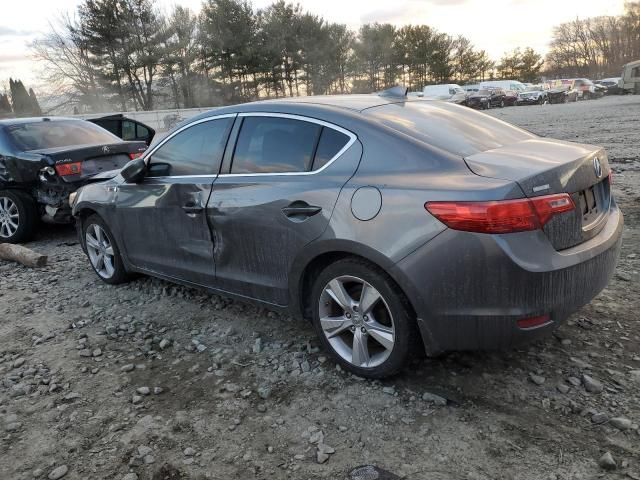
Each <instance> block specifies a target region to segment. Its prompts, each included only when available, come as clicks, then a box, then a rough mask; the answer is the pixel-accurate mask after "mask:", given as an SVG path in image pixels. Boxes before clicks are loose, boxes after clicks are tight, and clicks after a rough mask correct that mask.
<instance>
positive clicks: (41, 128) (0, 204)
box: [0, 118, 147, 243]
mask: <svg viewBox="0 0 640 480" xmlns="http://www.w3.org/2000/svg"><path fill="white" fill-rule="evenodd" d="M146 149H147V146H146V144H145V143H144V142H123V141H122V140H120V139H119V138H118V137H116V136H115V135H112V134H111V133H109V132H108V131H106V130H105V129H103V128H101V127H99V126H97V125H94V124H92V123H90V122H87V121H85V120H78V119H73V118H21V119H7V120H0V242H8V243H19V242H25V241H28V240H29V239H30V238H31V237H32V236H33V234H34V233H35V232H36V229H37V227H38V224H39V222H40V220H45V221H49V222H55V223H69V222H71V221H72V217H71V208H70V207H69V203H68V198H69V194H70V193H72V192H74V191H75V190H77V189H78V188H79V187H81V186H82V185H84V184H86V183H87V182H89V181H92V180H95V179H97V178H99V177H97V175H99V174H100V173H102V172H105V171H108V170H113V169H120V168H122V167H123V166H124V165H125V164H126V163H127V162H129V161H130V160H132V159H134V158H138V157H139V156H140V155H142V153H143V152H144V151H145V150H146Z"/></svg>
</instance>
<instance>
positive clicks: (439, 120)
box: [363, 101, 536, 157]
mask: <svg viewBox="0 0 640 480" xmlns="http://www.w3.org/2000/svg"><path fill="white" fill-rule="evenodd" d="M363 113H364V114H366V115H370V116H371V117H373V118H375V119H376V120H378V121H380V122H381V123H383V124H384V125H386V126H388V127H391V128H393V129H394V130H397V131H399V132H402V133H405V134H407V135H409V136H411V137H413V138H415V139H417V140H420V141H423V142H425V143H428V144H429V145H433V146H434V147H438V148H441V149H442V150H445V151H447V152H450V153H452V154H454V155H459V156H461V157H467V156H469V155H473V154H476V153H480V152H484V151H487V150H491V149H494V148H500V147H502V146H504V145H510V144H513V143H517V142H521V141H524V140H528V139H531V138H536V137H535V135H533V134H532V133H529V132H526V131H524V130H522V129H520V128H517V127H514V126H513V125H510V124H508V123H506V122H503V121H501V120H498V119H496V118H493V117H490V116H489V115H485V114H483V113H480V112H476V111H475V110H472V109H470V108H467V107H461V106H458V105H452V104H448V103H437V104H436V103H434V102H421V101H415V102H414V101H412V102H404V103H395V104H388V105H381V106H379V107H375V108H369V109H367V110H364V112H363Z"/></svg>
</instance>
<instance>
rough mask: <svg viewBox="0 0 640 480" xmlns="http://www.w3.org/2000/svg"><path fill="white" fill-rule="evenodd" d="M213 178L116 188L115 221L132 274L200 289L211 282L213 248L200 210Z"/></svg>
mask: <svg viewBox="0 0 640 480" xmlns="http://www.w3.org/2000/svg"><path fill="white" fill-rule="evenodd" d="M214 179H215V176H213V175H212V176H206V177H180V178H178V177H173V178H171V177H166V178H147V179H145V180H144V182H143V183H141V184H126V183H124V184H122V185H121V186H120V188H119V191H118V197H117V198H118V199H117V205H118V207H117V217H118V228H119V230H121V235H122V239H123V248H124V250H125V252H126V255H127V257H128V260H129V262H130V263H131V264H132V265H133V266H135V267H136V268H140V269H143V270H147V271H150V272H155V273H159V274H162V275H166V276H169V277H174V278H177V279H181V280H187V281H190V282H193V283H198V284H201V285H208V286H212V285H213V283H214V281H215V266H214V262H213V242H212V239H211V232H210V230H209V227H208V225H207V217H206V215H205V214H204V209H205V208H206V205H207V200H208V199H209V194H210V193H211V185H212V183H213V181H214Z"/></svg>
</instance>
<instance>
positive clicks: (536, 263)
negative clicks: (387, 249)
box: [392, 204, 623, 355]
mask: <svg viewBox="0 0 640 480" xmlns="http://www.w3.org/2000/svg"><path fill="white" fill-rule="evenodd" d="M608 215H609V219H608V221H607V224H606V225H605V227H604V228H603V229H602V231H601V232H600V233H599V234H598V235H597V236H595V237H594V238H592V239H590V240H588V241H586V242H584V243H582V244H580V245H577V246H575V247H572V248H570V249H566V250H562V251H556V250H554V249H553V247H552V246H551V244H550V243H549V241H548V240H547V238H546V236H545V235H544V233H543V232H542V231H535V232H522V233H515V234H506V235H486V234H476V233H468V232H459V231H454V230H450V229H448V230H445V231H443V232H442V233H441V234H440V235H438V236H437V237H436V238H434V239H433V240H431V241H430V242H428V243H427V244H425V245H424V246H422V247H421V248H419V249H418V250H416V251H415V252H413V253H411V254H410V255H408V256H407V257H405V258H404V259H403V260H401V261H400V262H398V263H397V264H396V265H395V267H394V272H392V273H393V274H394V276H395V278H396V279H399V281H400V283H401V286H402V287H403V289H404V291H405V293H406V294H407V295H408V297H409V300H410V301H411V303H412V305H413V306H414V308H415V310H416V314H417V317H418V323H419V326H420V331H421V334H422V337H423V340H424V343H425V348H426V350H427V353H428V354H430V355H435V354H438V353H441V352H445V351H450V350H478V349H499V348H506V347H512V346H515V345H518V344H520V343H523V342H525V341H529V340H532V339H535V338H538V337H540V336H541V335H544V334H546V333H548V332H549V331H550V330H552V329H554V328H555V327H557V325H558V324H559V323H560V322H562V321H564V320H565V319H566V318H567V317H568V316H569V315H570V314H571V313H573V312H575V311H576V310H577V309H579V308H580V307H581V306H583V305H585V304H587V303H589V302H590V301H591V300H592V299H593V298H594V297H595V296H596V295H597V294H598V293H599V292H600V291H601V290H602V289H604V288H605V287H606V285H607V283H608V282H609V280H610V278H611V276H612V275H613V273H614V270H615V267H616V263H617V260H618V256H619V253H620V243H621V239H622V228H623V217H622V213H621V212H620V210H619V209H618V208H617V206H616V205H615V204H612V207H611V210H610V212H609V214H608ZM541 315H549V317H550V320H551V321H550V322H548V323H546V324H545V325H542V326H540V327H537V328H529V329H522V328H519V327H518V323H517V322H518V320H522V319H526V318H530V317H536V316H541Z"/></svg>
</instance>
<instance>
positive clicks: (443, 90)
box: [408, 83, 467, 103]
mask: <svg viewBox="0 0 640 480" xmlns="http://www.w3.org/2000/svg"><path fill="white" fill-rule="evenodd" d="M408 95H409V96H410V97H420V98H424V99H425V100H444V101H445V102H451V103H464V102H465V100H466V99H467V95H466V93H465V91H464V90H463V89H462V87H461V86H460V85H457V84H455V83H443V84H440V85H427V86H426V87H424V88H423V89H422V92H411V93H409V94H408Z"/></svg>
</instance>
